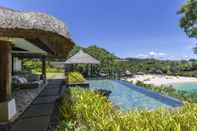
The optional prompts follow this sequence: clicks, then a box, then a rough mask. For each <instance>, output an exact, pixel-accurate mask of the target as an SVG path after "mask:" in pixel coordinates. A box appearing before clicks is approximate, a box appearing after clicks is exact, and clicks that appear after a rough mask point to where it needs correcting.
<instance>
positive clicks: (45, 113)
mask: <svg viewBox="0 0 197 131" xmlns="http://www.w3.org/2000/svg"><path fill="white" fill-rule="evenodd" d="M62 82H63V81H62V80H49V83H48V85H47V87H46V88H45V89H44V90H43V91H42V92H41V93H40V95H39V96H38V97H37V98H36V99H35V100H34V102H33V103H32V104H31V105H30V106H29V108H28V109H26V111H25V112H24V113H23V114H22V116H21V117H20V118H19V119H18V120H17V121H16V122H15V124H14V125H13V126H12V128H11V130H10V131H47V130H48V128H49V123H50V119H51V116H52V113H53V111H54V109H55V105H56V100H57V98H59V97H60V95H61V93H62V88H61V87H62Z"/></svg>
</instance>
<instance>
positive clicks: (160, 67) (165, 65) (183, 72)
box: [70, 45, 197, 77]
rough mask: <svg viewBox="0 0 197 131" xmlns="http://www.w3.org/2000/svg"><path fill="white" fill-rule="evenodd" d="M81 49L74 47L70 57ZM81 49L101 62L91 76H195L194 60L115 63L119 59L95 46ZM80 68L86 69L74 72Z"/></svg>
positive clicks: (77, 67)
mask: <svg viewBox="0 0 197 131" xmlns="http://www.w3.org/2000/svg"><path fill="white" fill-rule="evenodd" d="M81 48H82V47H79V46H76V47H75V48H74V49H73V51H71V53H70V56H72V55H73V54H75V53H76V52H77V51H79V49H81ZM82 49H83V50H84V51H85V52H87V53H88V54H90V55H92V56H93V57H95V58H96V59H98V60H100V61H101V65H97V66H95V67H94V72H93V74H98V72H103V73H105V74H109V76H113V75H115V74H119V75H121V74H123V73H125V71H127V70H129V71H130V72H132V73H133V74H137V73H139V72H143V73H151V74H166V75H179V76H189V77H195V76H197V60H195V59H190V60H179V61H178V60H177V61H175V60H174V61H172V60H156V59H137V58H127V59H126V60H127V61H122V62H121V61H117V59H119V58H118V57H117V56H115V55H114V54H112V53H110V52H108V51H107V50H105V49H103V48H99V47H97V46H95V45H93V46H90V47H88V48H82ZM81 68H83V70H85V69H86V67H85V66H84V65H79V66H76V67H75V70H78V71H81V70H79V69H81ZM85 71H86V70H85ZM82 72H83V71H82Z"/></svg>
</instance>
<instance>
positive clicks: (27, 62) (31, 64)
mask: <svg viewBox="0 0 197 131" xmlns="http://www.w3.org/2000/svg"><path fill="white" fill-rule="evenodd" d="M23 68H24V70H26V71H31V72H33V73H35V74H37V73H40V72H41V70H42V63H41V61H40V60H39V59H23ZM46 71H47V72H48V73H63V72H64V70H63V69H61V68H56V67H54V66H52V65H51V64H50V62H47V63H46Z"/></svg>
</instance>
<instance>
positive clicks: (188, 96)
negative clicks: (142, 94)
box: [136, 81, 197, 103]
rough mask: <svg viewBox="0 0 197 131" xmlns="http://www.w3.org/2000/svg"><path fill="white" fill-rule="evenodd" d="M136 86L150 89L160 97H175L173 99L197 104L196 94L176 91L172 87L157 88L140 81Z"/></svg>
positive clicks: (162, 86)
mask: <svg viewBox="0 0 197 131" xmlns="http://www.w3.org/2000/svg"><path fill="white" fill-rule="evenodd" d="M136 85H138V86H141V87H144V88H147V89H150V90H152V91H154V92H158V93H160V94H162V95H166V96H172V97H175V98H177V99H180V100H182V101H188V102H192V103H197V93H196V92H194V93H188V92H186V91H177V90H176V89H175V88H173V87H172V86H166V85H161V86H159V87H158V86H154V85H152V84H145V83H143V82H141V81H137V82H136Z"/></svg>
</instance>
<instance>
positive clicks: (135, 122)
mask: <svg viewBox="0 0 197 131" xmlns="http://www.w3.org/2000/svg"><path fill="white" fill-rule="evenodd" d="M60 116H61V120H62V123H61V124H60V126H59V127H58V128H57V131H65V130H68V129H73V130H74V129H76V130H79V131H130V130H133V131H145V130H146V131H153V130H155V131H165V130H166V131H169V130H170V131H181V130H185V131H190V130H191V131H195V130H197V105H196V104H189V103H187V104H185V105H184V106H183V107H181V108H179V109H156V110H140V111H131V112H121V111H119V110H117V109H115V108H113V105H112V103H111V102H110V101H108V99H107V98H106V97H103V96H100V95H98V94H96V93H95V92H94V91H91V90H87V89H82V88H72V89H67V90H66V95H65V97H64V98H62V102H61V107H60ZM70 123H71V124H70ZM68 125H69V126H68Z"/></svg>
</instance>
